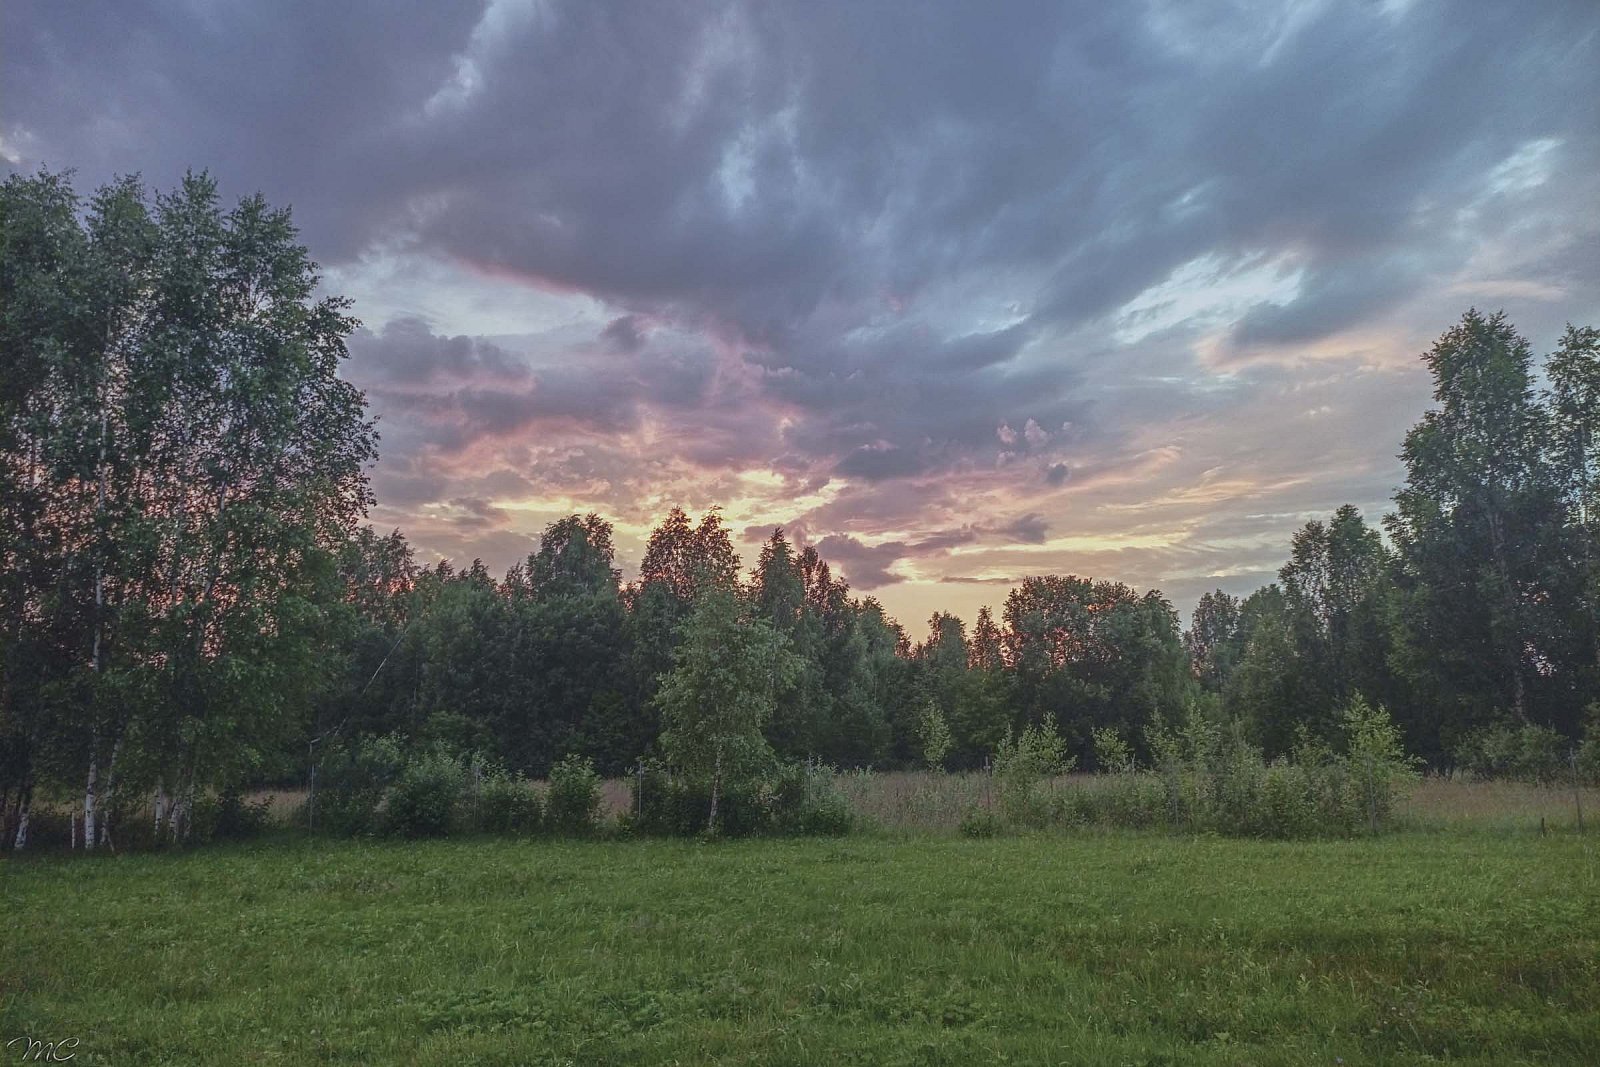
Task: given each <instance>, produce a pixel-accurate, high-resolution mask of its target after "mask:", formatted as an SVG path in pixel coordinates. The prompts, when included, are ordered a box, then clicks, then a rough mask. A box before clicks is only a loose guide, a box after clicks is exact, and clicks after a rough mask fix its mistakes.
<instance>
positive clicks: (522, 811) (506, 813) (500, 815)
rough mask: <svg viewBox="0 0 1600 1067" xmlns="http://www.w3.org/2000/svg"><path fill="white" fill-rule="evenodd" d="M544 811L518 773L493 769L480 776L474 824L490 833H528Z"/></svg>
mask: <svg viewBox="0 0 1600 1067" xmlns="http://www.w3.org/2000/svg"><path fill="white" fill-rule="evenodd" d="M542 819H543V811H542V807H541V805H540V802H539V794H538V793H537V792H535V791H534V788H533V784H532V783H531V782H529V781H528V780H527V779H525V778H523V777H522V776H521V775H518V774H508V773H506V772H505V771H501V770H493V771H490V772H487V773H485V774H484V776H483V780H482V782H480V783H479V785H478V789H477V794H476V796H475V797H474V803H473V822H474V824H475V826H476V828H477V829H478V830H481V831H483V832H484V833H490V834H530V833H534V832H535V831H537V830H538V829H539V827H540V825H541V823H542Z"/></svg>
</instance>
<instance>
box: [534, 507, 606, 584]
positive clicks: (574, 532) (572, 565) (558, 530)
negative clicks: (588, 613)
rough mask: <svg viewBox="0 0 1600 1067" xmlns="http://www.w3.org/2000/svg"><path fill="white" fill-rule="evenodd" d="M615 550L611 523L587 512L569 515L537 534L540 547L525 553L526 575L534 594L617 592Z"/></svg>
mask: <svg viewBox="0 0 1600 1067" xmlns="http://www.w3.org/2000/svg"><path fill="white" fill-rule="evenodd" d="M615 556H616V550H615V548H614V547H613V546H612V542H611V524H610V523H609V522H607V521H606V520H605V519H602V518H601V517H600V516H599V515H596V514H594V513H593V512H590V513H589V514H588V515H585V516H583V517H582V518H579V517H578V516H577V515H568V516H567V517H566V518H564V519H559V520H557V521H556V522H553V523H551V524H550V525H549V526H546V527H545V529H544V534H543V535H542V536H541V537H540V538H539V550H538V551H537V552H535V553H534V554H533V555H531V556H529V557H528V565H527V579H528V585H529V589H530V591H531V592H532V594H533V595H534V596H535V597H538V598H539V599H541V600H549V599H553V598H556V597H565V596H584V595H593V594H597V593H599V594H604V593H610V594H611V595H613V596H615V595H616V594H617V590H618V586H619V583H620V582H621V580H622V573H621V572H620V571H618V570H617V569H616V567H614V566H613V565H612V564H613V562H614V560H615Z"/></svg>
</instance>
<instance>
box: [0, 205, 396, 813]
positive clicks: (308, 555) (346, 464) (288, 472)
mask: <svg viewBox="0 0 1600 1067" xmlns="http://www.w3.org/2000/svg"><path fill="white" fill-rule="evenodd" d="M0 226H3V228H4V255H3V262H4V266H3V267H0V287H3V289H4V298H5V299H4V303H5V307H6V312H5V316H4V324H3V326H0V330H3V331H4V337H3V339H0V340H3V342H4V345H5V349H6V351H7V354H8V359H9V365H8V367H7V370H6V371H5V375H6V377H5V380H4V383H3V384H4V386H5V388H4V390H3V391H4V392H5V394H6V396H7V399H6V401H5V406H4V408H0V416H3V420H4V423H5V428H4V430H3V431H0V470H3V471H4V472H5V473H4V475H3V476H0V477H3V478H4V481H5V485H4V488H5V490H6V492H7V494H8V500H9V499H10V494H11V493H12V492H13V491H15V494H16V496H15V499H16V500H17V501H18V507H17V508H16V509H15V510H13V509H12V508H11V507H10V505H9V503H8V506H7V508H6V516H5V519H4V521H3V524H0V525H3V526H4V532H3V533H0V551H4V552H5V554H6V556H7V560H6V563H7V568H6V569H7V571H8V572H10V573H14V574H15V576H16V577H15V580H12V581H9V582H7V584H6V588H5V599H6V605H5V608H6V620H5V622H3V623H0V627H3V630H0V640H3V642H4V645H5V649H4V651H5V653H6V655H5V656H4V657H0V662H3V663H6V664H8V666H7V669H6V676H5V679H4V682H3V684H0V692H4V693H6V694H7V695H6V696H5V697H4V703H5V706H4V708H0V714H3V715H4V716H5V718H6V719H7V721H13V720H16V719H17V718H18V711H19V710H21V709H31V710H30V711H29V714H30V715H37V714H47V715H49V717H50V718H51V719H52V721H53V722H54V723H55V724H56V727H57V729H56V736H55V737H54V738H53V739H52V740H51V741H50V744H49V748H50V749H51V751H50V752H49V753H48V754H47V755H48V758H49V760H50V761H52V762H53V763H54V764H55V765H56V768H57V771H58V772H59V773H65V770H66V768H67V767H68V766H69V765H74V764H75V765H76V766H77V768H78V769H79V773H81V774H82V775H83V777H82V778H81V779H80V780H81V781H83V782H84V783H85V787H84V822H85V828H86V842H85V843H86V844H89V845H94V844H97V843H100V842H103V841H105V840H106V839H107V837H108V834H109V827H108V824H107V823H106V822H105V821H104V820H103V819H101V818H100V815H101V812H102V810H104V809H105V808H106V807H107V804H108V802H109V801H112V800H113V799H114V797H115V792H116V789H117V788H118V783H119V781H131V780H133V779H135V778H138V777H141V776H142V777H143V778H144V779H146V781H148V780H150V779H156V780H159V781H161V782H163V783H166V784H168V785H171V786H173V787H174V790H175V791H174V796H175V802H174V803H173V804H172V805H170V806H167V807H166V808H165V810H164V813H163V814H164V816H165V821H166V822H167V823H168V825H169V826H170V827H171V828H173V829H174V830H178V831H180V832H181V829H182V825H183V822H184V820H185V818H186V814H187V811H188V806H189V803H190V801H191V799H192V797H193V795H194V791H195V789H196V788H198V787H199V786H201V785H203V784H207V783H214V782H218V781H223V780H226V779H228V778H229V777H231V776H236V775H238V774H241V773H243V772H244V771H245V770H246V769H248V768H249V767H250V766H252V765H253V764H254V763H255V762H256V761H258V760H259V758H260V755H261V750H262V746H264V745H268V744H272V743H275V741H276V740H277V739H278V738H279V737H281V735H282V733H283V731H284V730H285V729H286V728H287V727H288V725H289V724H290V723H291V722H292V721H294V720H296V719H297V718H298V715H297V714H296V712H297V711H298V710H299V709H302V708H303V707H304V706H305V704H306V702H307V701H308V700H310V699H313V697H314V693H315V691H316V690H317V688H318V687H319V686H320V685H321V684H322V683H323V681H324V680H326V679H327V678H328V677H329V676H330V674H331V673H333V668H334V667H335V665H334V664H331V663H329V662H328V659H327V657H326V656H323V655H319V652H318V650H319V648H320V647H322V646H323V645H325V643H326V641H327V640H328V632H327V626H328V623H329V617H328V614H327V611H326V610H325V609H326V606H327V601H328V598H330V597H332V598H334V599H337V597H338V582H337V570H336V567H335V566H334V562H335V561H334V553H335V552H336V551H337V550H338V549H339V546H340V545H342V544H343V542H344V541H345V540H346V539H347V538H348V537H349V536H350V534H351V533H352V532H353V531H354V528H355V524H356V521H357V520H358V519H359V518H360V516H361V515H362V514H363V513H364V510H365V508H366V505H367V503H368V500H369V494H368V491H367V483H366V476H365V466H366V464H367V463H368V462H369V461H370V460H371V459H372V457H373V456H374V454H375V452H374V447H373V443H374V440H375V435H374V433H373V430H372V426H371V424H370V423H368V422H367V421H366V420H365V417H364V400H363V398H362V396H361V394H360V392H359V391H358V390H356V389H355V388H354V387H352V386H350V385H349V384H348V383H346V382H344V381H343V380H342V379H341V378H340V377H339V376H338V366H339V363H340V361H341V360H342V359H343V357H344V355H345V351H344V338H345V337H346V336H347V335H348V334H349V332H350V331H351V330H353V329H354V328H355V325H356V324H355V322H354V320H353V319H351V318H349V317H348V316H347V315H346V314H345V311H346V309H347V303H346V302H345V301H343V300H341V299H339V298H337V297H326V298H322V299H316V298H315V297H314V293H315V289H316V286H317V284H318V278H317V274H316V268H315V265H314V264H312V263H311V261H310V260H309V258H308V256H307V254H306V250H305V249H304V248H302V247H301V246H299V245H298V244H297V243H296V242H295V232H294V228H293V225H292V223H291V222H290V219H289V215H288V213H287V212H286V211H278V210H274V209H272V208H270V207H269V206H268V205H267V204H266V203H265V201H263V200H262V199H261V198H260V197H249V198H246V199H245V200H243V201H241V202H240V203H239V204H238V205H237V206H236V207H235V208H233V209H232V210H230V211H226V212H225V211H223V210H222V208H221V207H220V205H219V204H218V201H217V196H216V188H215V184H214V183H213V182H212V181H211V180H210V179H209V178H207V177H206V176H204V175H198V176H197V175H190V176H189V177H187V178H186V179H185V180H184V182H183V183H182V185H181V186H180V188H179V189H178V190H176V191H174V192H172V193H169V194H163V195H159V196H157V197H156V198H155V200H154V203H153V205H152V204H150V203H148V202H147V199H146V196H145V193H144V190H143V188H142V187H141V186H140V185H139V184H138V183H137V182H136V181H134V180H130V179H125V180H122V181H119V182H116V183H113V184H112V185H110V186H107V187H106V188H104V189H102V190H100V192H99V193H98V194H97V195H96V197H95V198H94V200H93V201H92V203H91V204H90V206H89V210H88V212H87V213H86V214H85V215H84V216H83V217H82V218H81V219H80V218H79V216H78V202H77V199H76V197H75V196H74V195H73V194H72V192H71V189H70V185H69V184H68V183H67V182H66V180H65V179H64V178H62V177H60V176H53V175H48V174H42V175H40V176H38V177H36V178H31V179H29V178H12V179H9V180H8V181H7V182H6V183H5V186H4V190H3V193H0ZM13 357H14V358H13ZM13 567H14V568H15V570H14V571H13ZM46 619H48V620H49V622H48V623H46V624H43V625H41V624H40V621H41V620H46ZM23 649H27V650H29V651H28V653H27V654H28V655H29V656H30V657H33V656H34V655H35V654H36V653H39V652H45V651H46V649H48V653H47V654H46V655H45V656H44V657H43V659H42V660H37V659H36V660H35V662H38V663H42V665H43V666H44V667H45V669H44V670H43V671H29V670H19V669H17V668H16V667H14V666H10V665H9V664H12V663H13V662H14V660H13V656H14V654H15V653H17V652H18V651H20V650H23ZM35 722H36V724H37V720H35ZM69 723H70V724H71V726H70V727H69V728H67V729H61V728H60V727H63V726H66V725H67V724H69ZM20 732H21V733H22V734H23V735H24V737H32V738H34V739H35V740H39V739H41V735H40V734H39V733H38V731H36V730H32V729H26V728H25V729H23V730H21V731H20ZM29 745H30V751H32V742H29ZM41 755H46V754H45V753H41ZM25 762H26V764H27V766H26V767H25V768H24V770H23V773H24V775H25V776H27V777H28V778H29V780H30V781H31V776H32V775H33V774H34V770H33V769H32V768H33V766H34V764H33V760H32V758H31V757H29V758H28V759H27V760H26V761H25ZM25 784H26V783H25ZM162 792H163V795H165V794H166V790H163V791H162ZM158 806H161V805H158Z"/></svg>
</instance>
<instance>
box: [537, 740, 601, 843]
mask: <svg viewBox="0 0 1600 1067" xmlns="http://www.w3.org/2000/svg"><path fill="white" fill-rule="evenodd" d="M599 822H600V776H599V775H598V774H596V773H595V770H594V761H593V760H590V759H587V758H579V757H577V756H568V757H566V758H565V759H563V760H562V761H561V762H560V763H557V764H556V765H555V766H554V767H552V768H551V769H550V792H549V795H548V796H547V797H546V798H545V828H546V829H548V830H550V832H552V833H557V834H567V835H571V836H584V835H587V834H592V833H594V831H595V830H596V829H598V827H599Z"/></svg>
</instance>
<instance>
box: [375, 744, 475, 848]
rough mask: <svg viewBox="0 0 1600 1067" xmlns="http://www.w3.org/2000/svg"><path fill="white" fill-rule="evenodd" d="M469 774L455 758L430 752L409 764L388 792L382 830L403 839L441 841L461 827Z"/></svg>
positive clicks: (441, 753)
mask: <svg viewBox="0 0 1600 1067" xmlns="http://www.w3.org/2000/svg"><path fill="white" fill-rule="evenodd" d="M466 784H467V772H466V769H465V768H464V767H463V766H462V764H461V762H460V761H459V760H457V759H456V758H455V757H454V756H450V755H446V754H445V753H443V752H431V753H428V754H426V755H423V756H420V757H417V758H415V759H413V760H412V761H411V762H409V763H408V764H406V766H405V769H404V770H403V771H401V773H400V777H399V778H398V779H397V780H396V781H395V783H394V786H393V788H392V789H391V790H390V791H389V797H388V801H387V803H386V805H385V807H384V813H383V826H384V829H385V830H386V831H388V832H389V833H391V834H398V835H400V836H402V837H442V836H444V835H445V834H448V833H449V832H450V831H451V830H452V829H454V828H455V827H456V826H457V825H458V824H459V821H458V813H459V807H460V802H461V797H462V794H463V792H465V790H466Z"/></svg>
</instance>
